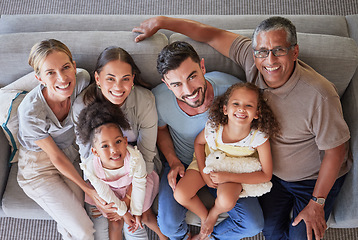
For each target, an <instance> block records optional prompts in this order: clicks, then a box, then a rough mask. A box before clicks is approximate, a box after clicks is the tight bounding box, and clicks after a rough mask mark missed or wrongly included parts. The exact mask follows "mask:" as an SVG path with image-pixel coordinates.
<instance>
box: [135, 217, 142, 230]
mask: <svg viewBox="0 0 358 240" xmlns="http://www.w3.org/2000/svg"><path fill="white" fill-rule="evenodd" d="M135 221H136V225H137V228H138V227H140V228H141V229H143V225H142V216H137V215H135Z"/></svg>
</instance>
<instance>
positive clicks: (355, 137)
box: [329, 69, 358, 228]
mask: <svg viewBox="0 0 358 240" xmlns="http://www.w3.org/2000/svg"><path fill="white" fill-rule="evenodd" d="M341 101H342V107H343V114H344V118H345V120H346V122H347V124H348V127H349V130H350V134H351V139H350V150H351V152H352V156H353V166H352V168H351V170H350V171H349V172H348V174H347V177H346V179H345V182H344V184H343V186H342V189H341V191H340V193H339V195H338V197H337V199H336V203H335V206H334V208H333V211H332V214H331V219H330V224H329V225H330V227H334V228H356V227H358V192H357V189H358V69H357V71H356V73H355V75H354V76H353V79H352V81H351V82H350V84H349V86H348V88H347V90H346V91H345V93H344V95H343V96H342V99H341Z"/></svg>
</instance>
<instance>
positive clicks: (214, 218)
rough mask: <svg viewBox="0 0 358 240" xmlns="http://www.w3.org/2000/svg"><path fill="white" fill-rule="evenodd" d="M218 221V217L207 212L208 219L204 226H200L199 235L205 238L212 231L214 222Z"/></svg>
mask: <svg viewBox="0 0 358 240" xmlns="http://www.w3.org/2000/svg"><path fill="white" fill-rule="evenodd" d="M217 220H218V215H216V214H213V213H212V212H211V211H210V212H209V215H208V217H207V218H206V220H205V222H204V224H202V226H201V230H200V234H203V235H205V236H208V235H210V234H211V233H212V232H213V230H214V226H215V223H216V221H217Z"/></svg>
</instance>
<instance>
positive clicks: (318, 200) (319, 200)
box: [311, 196, 326, 205]
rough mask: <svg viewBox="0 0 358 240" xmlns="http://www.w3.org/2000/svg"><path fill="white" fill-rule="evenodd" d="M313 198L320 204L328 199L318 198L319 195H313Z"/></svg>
mask: <svg viewBox="0 0 358 240" xmlns="http://www.w3.org/2000/svg"><path fill="white" fill-rule="evenodd" d="M311 199H312V200H313V201H314V202H316V203H318V204H319V205H323V204H324V202H325V201H326V199H324V198H317V197H315V196H312V198H311Z"/></svg>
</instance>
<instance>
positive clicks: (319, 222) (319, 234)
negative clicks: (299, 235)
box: [292, 200, 327, 240]
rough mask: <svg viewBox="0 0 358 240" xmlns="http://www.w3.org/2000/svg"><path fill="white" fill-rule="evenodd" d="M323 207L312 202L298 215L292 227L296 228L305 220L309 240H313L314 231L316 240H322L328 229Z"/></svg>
mask: <svg viewBox="0 0 358 240" xmlns="http://www.w3.org/2000/svg"><path fill="white" fill-rule="evenodd" d="M323 207H324V206H323V205H322V206H321V205H319V204H318V203H315V202H313V201H312V200H311V201H310V202H309V203H308V204H307V206H306V207H305V208H304V209H303V210H302V211H301V212H300V213H299V214H298V215H297V217H296V218H295V220H294V222H293V223H292V226H296V225H297V224H299V223H300V222H301V221H302V220H303V221H305V223H306V230H307V239H308V240H312V231H313V232H314V235H315V238H316V239H322V238H323V235H324V232H325V231H326V229H327V223H326V220H325V218H324V209H323Z"/></svg>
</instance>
